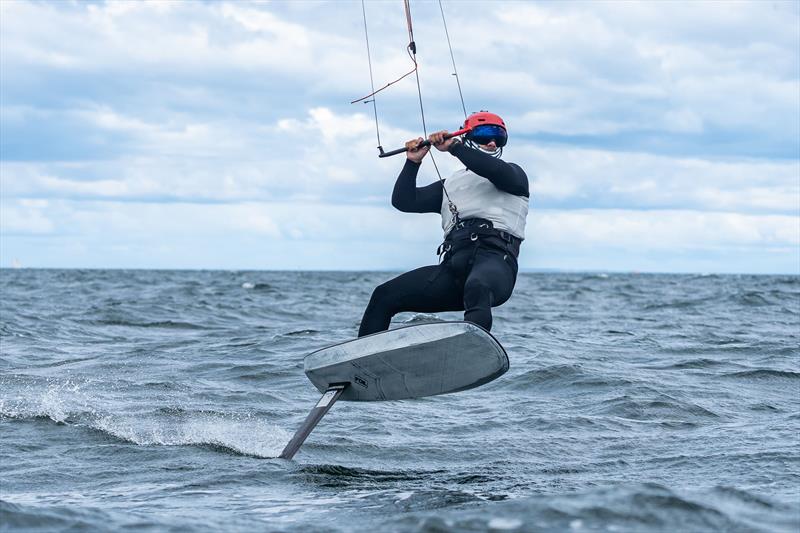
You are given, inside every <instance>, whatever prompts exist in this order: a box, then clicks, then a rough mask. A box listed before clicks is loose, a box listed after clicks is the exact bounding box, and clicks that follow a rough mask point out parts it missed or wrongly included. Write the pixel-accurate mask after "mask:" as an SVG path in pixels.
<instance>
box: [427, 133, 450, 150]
mask: <svg viewBox="0 0 800 533" xmlns="http://www.w3.org/2000/svg"><path fill="white" fill-rule="evenodd" d="M445 135H447V130H442V131H437V132H436V133H431V134H430V136H429V137H428V140H429V141H431V144H432V145H433V146H435V147H436V149H437V150H439V151H440V152H446V151H447V150H449V149H450V145H452V144H453V141H454V140H455V137H453V138H450V139H445V138H444V136H445Z"/></svg>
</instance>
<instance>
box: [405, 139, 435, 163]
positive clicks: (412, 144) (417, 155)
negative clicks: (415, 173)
mask: <svg viewBox="0 0 800 533" xmlns="http://www.w3.org/2000/svg"><path fill="white" fill-rule="evenodd" d="M421 142H422V137H417V138H416V139H411V140H410V141H408V142H407V143H406V148H408V151H407V152H406V157H407V158H408V159H409V160H410V161H413V162H414V163H420V162H422V159H423V158H424V157H425V156H426V155H428V152H429V151H430V149H431V148H430V146H423V147H422V148H417V147H418V146H419V144H420V143H421Z"/></svg>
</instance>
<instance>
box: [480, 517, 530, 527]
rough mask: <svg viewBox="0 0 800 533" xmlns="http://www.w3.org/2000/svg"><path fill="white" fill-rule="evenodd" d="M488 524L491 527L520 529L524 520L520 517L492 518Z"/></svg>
mask: <svg viewBox="0 0 800 533" xmlns="http://www.w3.org/2000/svg"><path fill="white" fill-rule="evenodd" d="M487 526H489V529H501V530H505V529H519V528H520V527H522V520H519V519H518V518H492V519H491V520H489V523H488V524H487Z"/></svg>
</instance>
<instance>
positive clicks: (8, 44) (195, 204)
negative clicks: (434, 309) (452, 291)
mask: <svg viewBox="0 0 800 533" xmlns="http://www.w3.org/2000/svg"><path fill="white" fill-rule="evenodd" d="M442 8H443V11H444V13H445V15H446V22H447V29H448V32H449V35H450V39H451V42H452V47H453V57H454V59H455V62H456V67H457V71H458V74H459V77H458V79H459V81H460V84H461V87H462V90H463V94H464V100H465V104H466V108H467V111H470V112H471V111H478V110H481V109H486V110H490V111H493V112H495V113H498V114H500V115H501V116H502V117H503V118H504V120H505V122H506V124H507V125H508V129H509V143H508V146H507V147H506V149H505V151H504V154H503V158H504V159H505V160H506V161H512V162H515V163H517V164H519V165H520V166H522V168H524V169H525V171H526V172H527V174H528V176H529V179H530V181H531V190H532V195H531V211H530V214H529V216H528V226H527V238H526V240H525V242H524V244H523V246H522V253H521V255H520V266H521V268H522V269H565V270H590V271H597V270H607V271H626V272H630V271H633V272H697V273H794V274H800V2H799V1H797V0H789V1H778V0H755V1H724V0H717V1H707V2H704V1H690V2H681V1H661V2H651V1H647V2H635V1H616V2H603V1H598V0H592V1H588V2H581V1H568V2H535V1H516V2H502V1H493V2H477V1H475V2H473V1H457V0H445V1H443V2H442ZM365 12H366V17H367V23H368V24H367V26H368V29H369V42H370V53H371V59H372V65H373V70H374V78H375V84H376V86H382V85H383V84H385V83H387V82H388V81H391V80H393V79H395V78H397V77H398V76H400V75H401V74H403V73H405V72H407V71H408V70H409V69H410V68H411V62H410V59H409V57H408V55H407V53H406V45H407V44H408V32H407V28H406V19H405V14H404V11H403V3H402V1H401V0H386V1H375V0H367V1H366V2H365ZM411 12H412V19H413V24H414V36H415V40H416V43H417V59H418V61H419V75H420V83H421V87H422V96H423V102H424V108H425V117H426V122H427V126H428V130H429V131H436V130H440V129H446V130H450V131H453V130H455V129H457V128H458V127H459V126H460V124H461V122H462V121H463V118H464V116H463V111H462V107H461V102H460V100H459V95H458V89H457V85H456V78H455V77H454V76H453V75H452V73H453V66H452V64H451V57H450V52H449V50H448V47H447V40H446V35H445V30H444V26H443V23H442V15H441V12H440V7H439V3H438V2H434V1H414V0H412V2H411ZM369 92H370V81H369V70H368V62H367V48H366V44H365V36H364V19H363V14H362V5H361V2H350V1H347V0H340V1H335V2H321V1H320V2H316V1H315V2H312V1H303V0H298V1H293V2H288V1H284V2H280V1H274V2H272V1H268V2H255V1H254V2H247V1H243V0H237V1H231V2H224V1H200V0H196V1H186V2H178V1H147V2H140V1H111V2H100V1H71V0H60V1H53V2H48V1H34V2H29V1H21V0H2V1H0V266H2V267H10V266H24V267H54V268H191V269H256V270H284V269H302V270H392V271H401V270H407V269H410V268H414V267H417V266H421V265H425V264H432V263H435V262H436V260H437V258H436V255H435V250H436V247H437V245H438V244H439V242H440V241H441V239H442V234H441V231H442V230H441V225H440V224H441V221H440V217H439V216H438V215H436V214H406V213H400V212H398V211H396V210H394V209H393V208H392V207H391V205H390V197H391V191H392V188H393V185H394V180H395V178H396V176H397V174H398V172H399V170H400V168H401V167H402V165H403V156H397V157H394V158H386V159H379V158H378V157H376V155H377V150H376V146H377V140H376V135H375V120H374V117H373V115H372V107H371V105H369V104H368V105H364V104H363V103H357V104H351V103H350V101H351V100H354V99H356V98H358V97H361V96H363V95H365V94H368V93H369ZM376 105H377V109H378V119H379V126H380V135H381V141H382V145H383V147H384V148H385V149H387V150H388V149H391V148H396V147H400V146H402V145H403V144H404V142H405V141H406V140H408V139H410V138H415V137H417V136H419V135H421V134H422V123H421V119H420V112H419V104H418V101H417V88H416V83H415V81H414V77H413V76H410V77H408V78H406V79H404V80H402V81H401V82H398V83H397V84H395V85H393V86H392V87H390V88H388V89H387V90H385V91H383V92H381V93H379V94H378V96H377V100H376ZM436 161H437V162H438V166H439V168H440V170H441V172H442V175H443V176H444V177H447V175H448V174H449V173H451V172H454V171H455V170H457V169H458V168H459V163H458V161H457V160H456V159H455V158H454V157H452V156H450V155H449V154H439V155H438V156H436ZM436 179H437V177H436V173H435V170H434V168H433V166H432V165H431V163H430V161H428V160H426V162H425V163H424V164H423V167H422V169H421V171H420V175H419V179H418V183H419V184H420V185H425V184H427V183H430V182H432V181H434V180H436Z"/></svg>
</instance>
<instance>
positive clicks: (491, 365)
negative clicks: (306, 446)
mask: <svg viewBox="0 0 800 533" xmlns="http://www.w3.org/2000/svg"><path fill="white" fill-rule="evenodd" d="M508 367H509V363H508V355H507V354H506V351H505V349H503V347H502V346H501V345H500V343H499V342H498V341H497V339H495V338H494V337H493V336H492V335H491V334H490V333H489V332H488V331H486V330H485V329H483V328H481V327H480V326H477V325H475V324H472V323H469V322H432V323H424V324H415V325H411V326H403V327H400V328H396V329H392V330H388V331H382V332H380V333H375V334H373V335H367V336H365V337H360V338H358V339H353V340H350V341H347V342H343V343H340V344H335V345H333V346H328V347H327V348H323V349H321V350H317V351H316V352H312V353H310V354H309V355H307V356H306V357H305V360H304V370H305V373H306V376H308V379H309V380H311V382H312V383H313V384H314V386H315V387H316V388H317V390H319V391H320V392H322V393H323V395H322V398H321V399H320V401H319V402H317V405H315V406H314V408H313V409H312V410H311V412H310V413H309V414H308V416H307V417H306V419H305V421H304V422H303V425H302V426H301V427H300V429H299V430H297V432H296V433H295V435H294V437H292V440H291V441H289V443H288V444H287V445H286V447H285V448H284V450H283V452H282V453H281V455H280V457H282V458H284V459H291V458H292V457H294V454H295V453H297V450H298V449H300V446H301V445H302V444H303V442H304V441H305V440H306V438H307V437H308V435H309V434H310V433H311V431H312V430H313V429H314V427H316V425H317V424H318V423H319V421H320V420H321V419H322V417H323V416H325V414H326V413H327V412H328V410H330V408H331V407H332V406H333V404H334V403H335V402H336V401H337V400H340V399H341V400H350V401H386V400H406V399H410V398H422V397H425V396H435V395H438V394H447V393H451V392H459V391H464V390H467V389H472V388H474V387H478V386H480V385H483V384H484V383H488V382H490V381H492V380H494V379H496V378H498V377H500V376H502V375H503V374H504V373H505V372H506V371H507V370H508Z"/></svg>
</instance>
